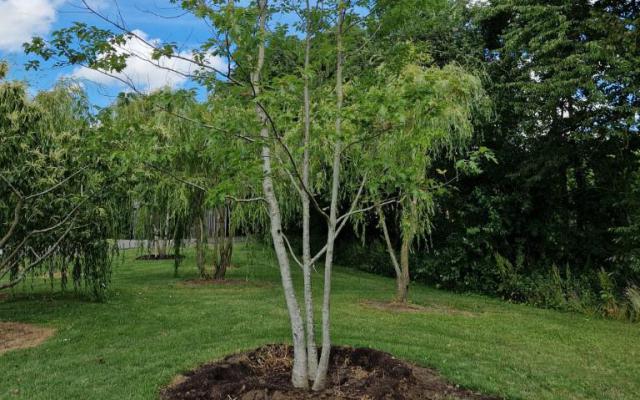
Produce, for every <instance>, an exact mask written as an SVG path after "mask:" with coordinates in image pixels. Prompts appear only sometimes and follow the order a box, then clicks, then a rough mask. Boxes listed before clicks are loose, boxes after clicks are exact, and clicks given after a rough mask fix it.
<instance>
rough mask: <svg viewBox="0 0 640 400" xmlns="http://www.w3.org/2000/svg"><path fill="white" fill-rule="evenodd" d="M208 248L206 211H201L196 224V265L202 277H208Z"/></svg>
mask: <svg viewBox="0 0 640 400" xmlns="http://www.w3.org/2000/svg"><path fill="white" fill-rule="evenodd" d="M206 248H207V235H206V234H205V224H204V211H201V212H200V213H199V215H198V218H197V226H196V265H197V267H198V272H200V277H201V278H202V279H205V278H206V277H207V271H206V270H205V267H204V264H205V252H206Z"/></svg>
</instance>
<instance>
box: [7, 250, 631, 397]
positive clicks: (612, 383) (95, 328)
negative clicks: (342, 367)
mask: <svg viewBox="0 0 640 400" xmlns="http://www.w3.org/2000/svg"><path fill="white" fill-rule="evenodd" d="M133 256H134V253H133V252H129V253H128V254H126V256H125V260H124V262H123V263H121V264H119V265H117V266H116V267H115V270H114V274H113V284H112V288H113V289H112V291H113V293H112V295H111V298H110V299H109V301H107V302H106V303H90V302H83V301H81V300H77V299H75V298H74V297H73V296H72V295H70V294H67V295H63V294H52V293H51V292H50V291H49V290H48V289H46V288H45V287H46V286H44V285H43V286H42V287H43V289H42V290H41V291H40V292H36V293H35V294H34V295H31V296H27V295H22V294H19V295H18V297H17V299H14V300H5V301H0V320H3V321H6V320H9V321H23V322H31V323H37V324H41V325H44V326H50V327H55V328H56V329H57V333H56V335H55V336H53V337H52V338H51V339H49V340H48V341H47V342H45V343H44V344H43V345H41V346H39V347H37V348H32V349H24V350H17V351H11V352H8V353H5V354H4V355H2V356H0V376H1V377H2V379H0V399H14V398H20V399H30V400H37V399H154V398H157V393H158V391H159V389H160V388H161V387H162V386H163V385H165V384H167V383H168V382H169V381H170V380H171V378H172V377H173V376H174V375H176V374H178V373H180V372H181V371H185V370H188V369H190V368H193V367H195V366H197V365H199V364H200V363H203V362H206V361H209V360H212V359H216V358H220V357H222V356H224V355H225V354H228V353H232V352H236V351H239V350H242V349H250V348H254V347H257V346H259V345H262V344H265V343H273V342H283V341H286V342H289V341H290V340H289V333H288V319H287V314H286V310H285V306H284V299H283V295H282V290H281V289H280V284H279V274H278V270H277V267H276V264H275V262H274V260H273V258H272V256H271V254H270V252H267V251H263V250H260V249H258V248H255V247H245V248H237V250H236V256H235V259H234V263H235V264H236V265H239V268H237V269H236V268H234V269H232V270H231V271H230V272H229V277H230V278H234V279H247V280H248V281H249V284H248V285H245V286H218V287H211V286H208V287H196V288H193V287H184V286H182V285H179V282H180V280H183V279H185V278H193V277H195V275H196V271H195V266H194V264H193V258H192V257H189V258H187V260H186V261H185V262H184V263H183V265H182V267H181V276H180V277H179V278H174V277H173V263H172V262H154V261H134V260H133ZM299 278H300V277H299V276H297V275H296V279H299ZM321 279H322V278H321V271H319V272H317V273H316V281H317V282H318V285H317V287H316V288H315V289H317V293H318V296H319V293H320V289H321V287H320V283H319V282H320V281H321ZM36 286H37V284H36ZM333 287H334V289H333V292H334V296H333V306H334V308H333V310H334V312H333V338H334V341H335V342H336V343H338V344H348V345H353V346H369V347H375V348H378V349H381V350H385V351H388V352H391V353H393V354H395V355H397V356H398V357H401V358H404V359H408V360H411V361H414V362H417V363H419V364H422V365H425V366H432V367H435V368H437V369H438V370H440V371H441V372H442V374H444V375H445V376H447V377H448V378H449V379H450V380H452V381H454V382H455V383H458V384H460V385H462V386H466V387H470V388H473V389H478V390H481V391H483V392H487V393H493V394H499V395H503V396H506V397H508V398H513V399H535V400H541V399H563V400H564V399H598V400H601V399H638V398H639V396H640V395H639V394H640V326H639V325H633V324H628V323H622V322H616V321H606V320H600V319H589V318H587V317H585V316H583V315H578V314H571V313H560V312H556V311H551V310H542V309H536V308H532V307H528V306H524V305H514V304H507V303H504V302H500V301H498V300H494V299H490V298H486V297H482V296H475V295H459V294H453V293H448V292H444V291H438V290H434V289H430V288H427V287H422V286H414V287H412V289H411V297H412V301H413V302H414V303H416V304H421V305H436V306H441V307H449V308H453V309H458V310H463V311H466V313H402V314H397V313H391V312H387V311H381V310H375V309H370V308H367V307H365V306H363V305H362V304H361V302H362V301H363V300H366V299H378V300H385V299H389V298H390V297H391V296H392V295H393V290H394V283H393V280H391V279H386V278H382V277H378V276H374V275H369V274H365V273H361V272H357V271H353V270H349V269H343V268H337V270H336V272H335V276H334V286H333ZM317 299H318V300H317V303H319V302H320V298H319V297H318V298H317ZM469 313H472V314H473V315H469Z"/></svg>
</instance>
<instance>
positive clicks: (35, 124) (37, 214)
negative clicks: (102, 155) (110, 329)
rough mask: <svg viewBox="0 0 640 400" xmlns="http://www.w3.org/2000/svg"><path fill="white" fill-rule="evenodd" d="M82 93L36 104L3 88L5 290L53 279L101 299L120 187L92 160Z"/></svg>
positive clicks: (72, 91) (56, 93)
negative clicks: (114, 192) (112, 190)
mask: <svg viewBox="0 0 640 400" xmlns="http://www.w3.org/2000/svg"><path fill="white" fill-rule="evenodd" d="M90 121H91V118H90V115H89V112H88V106H87V102H86V98H85V96H84V93H83V92H82V91H81V90H80V89H79V88H78V87H76V86H73V85H69V84H65V83H61V84H59V85H58V86H57V87H55V88H54V89H53V90H51V91H48V92H41V93H38V94H37V95H36V96H35V98H34V99H33V100H31V99H29V98H28V97H27V94H26V87H25V86H24V85H23V84H21V83H16V82H6V81H5V82H0V289H8V288H14V287H16V286H17V285H19V284H20V283H21V282H24V281H25V279H27V278H28V277H39V276H43V275H45V276H46V275H48V276H49V278H50V280H51V282H52V285H53V281H54V278H56V279H58V277H59V279H60V282H61V285H62V288H65V287H67V284H68V283H69V282H72V283H73V285H74V287H75V288H76V289H77V290H81V291H83V292H86V293H87V294H89V295H90V296H92V297H94V298H98V299H99V298H102V297H103V296H104V294H105V289H106V288H107V285H108V283H109V280H110V271H111V255H112V252H113V250H114V247H113V243H110V242H109V240H108V238H110V237H111V234H112V230H113V225H112V223H111V221H110V218H109V217H110V215H112V214H111V211H112V204H113V203H110V201H109V196H107V195H106V193H105V188H109V187H112V185H113V184H114V182H115V180H116V179H114V177H113V176H112V175H111V174H110V172H109V170H108V169H107V168H105V166H104V165H103V164H102V163H101V161H100V160H99V159H98V158H97V157H95V154H93V153H92V146H91V145H89V143H91V142H92V140H93V134H94V132H93V131H92V130H91V127H90Z"/></svg>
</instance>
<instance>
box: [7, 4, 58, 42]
mask: <svg viewBox="0 0 640 400" xmlns="http://www.w3.org/2000/svg"><path fill="white" fill-rule="evenodd" d="M63 1H64V0H0V50H5V51H20V50H21V49H22V43H24V42H27V41H29V39H31V37H32V36H35V35H45V34H47V33H48V32H49V30H50V29H51V26H52V25H53V23H54V22H55V20H56V7H58V6H59V5H60V4H62V3H63Z"/></svg>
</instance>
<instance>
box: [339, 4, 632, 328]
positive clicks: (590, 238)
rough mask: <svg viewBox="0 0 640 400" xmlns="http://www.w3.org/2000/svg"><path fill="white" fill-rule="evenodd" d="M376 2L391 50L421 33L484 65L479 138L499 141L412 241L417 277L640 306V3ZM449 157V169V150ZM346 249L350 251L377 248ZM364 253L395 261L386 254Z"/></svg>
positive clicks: (602, 305) (526, 297) (543, 299)
mask: <svg viewBox="0 0 640 400" xmlns="http://www.w3.org/2000/svg"><path fill="white" fill-rule="evenodd" d="M380 4H381V5H382V9H381V11H380V15H381V21H383V23H384V24H383V25H382V26H383V31H384V35H385V36H386V38H388V39H393V42H390V43H388V46H389V48H390V49H391V51H393V52H397V48H398V46H399V45H398V43H400V44H402V43H407V42H411V43H413V42H416V43H419V44H420V46H422V48H424V49H428V50H429V52H430V54H432V55H433V56H434V58H435V61H436V62H437V63H439V64H444V63H449V62H452V61H455V62H458V63H460V64H461V65H465V66H466V67H467V68H468V69H471V70H476V71H478V72H479V73H480V74H481V76H483V77H484V81H485V87H486V90H487V92H488V93H489V95H490V97H491V100H492V103H493V106H494V118H493V119H492V120H491V121H490V122H489V123H481V121H479V122H480V123H478V124H476V135H475V139H474V146H477V147H478V146H485V147H487V148H490V149H491V150H492V151H493V152H494V154H495V157H496V159H497V161H498V162H497V164H496V163H493V162H487V161H482V162H481V164H480V168H481V169H482V170H483V171H484V172H483V173H482V174H480V175H471V176H469V175H462V176H461V177H460V179H459V180H458V182H457V183H455V190H449V191H446V193H444V194H443V196H442V197H441V198H440V199H439V201H438V206H437V209H438V211H439V212H437V213H436V215H435V217H434V220H433V225H434V227H435V229H434V231H433V233H432V235H431V237H430V238H429V240H428V241H427V243H425V244H424V245H423V246H422V248H421V249H420V250H418V251H416V252H415V253H414V259H415V260H414V261H413V264H415V266H414V270H415V276H414V277H415V278H416V279H418V280H420V281H424V282H429V283H431V284H436V285H438V286H442V287H447V288H452V289H458V290H476V291H482V292H485V293H490V294H495V295H498V296H501V297H505V298H509V299H513V300H520V301H528V302H531V303H534V304H538V305H542V306H549V307H559V308H570V309H574V310H580V311H589V312H593V313H599V312H600V313H602V314H605V315H607V314H613V316H617V317H625V316H630V314H631V315H633V314H634V313H633V308H632V306H631V305H632V303H633V302H632V301H631V299H630V298H625V297H626V296H625V292H627V293H628V292H629V291H628V290H627V288H629V287H631V288H632V287H633V285H634V284H635V285H637V284H638V282H640V274H639V269H638V266H637V265H638V264H637V261H636V260H637V259H636V252H637V238H638V235H637V230H636V229H637V213H636V210H637V203H636V202H637V198H638V197H637V196H638V192H637V190H636V187H637V184H636V181H637V173H638V172H637V171H638V153H637V152H638V146H639V145H640V141H639V138H638V129H637V124H638V110H639V105H640V98H639V89H640V88H639V86H638V85H639V83H640V79H639V78H638V76H639V75H638V74H639V70H638V54H639V51H638V29H637V22H638V18H639V15H638V12H639V10H638V8H637V5H635V4H634V2H609V1H595V2H591V1H586V0H585V1H554V2H538V1H523V0H505V1H491V2H490V3H489V4H488V5H482V6H478V7H468V6H467V5H466V4H457V3H455V2H453V3H451V2H446V1H429V0H416V1H409V2H380ZM425 10H430V12H427V11H425ZM442 32H444V33H442ZM452 44H453V45H452ZM439 167H440V168H441V169H442V170H447V169H448V170H451V169H452V165H451V163H448V162H446V161H444V160H443V161H442V162H441V164H440V166H439ZM374 247H375V245H374ZM350 251H351V252H352V253H354V254H353V255H352V256H351V257H350V259H358V258H359V256H358V254H360V253H369V254H371V253H372V252H370V251H368V250H367V251H361V250H359V249H358V248H354V249H352V250H350ZM373 253H375V252H373ZM360 259H361V260H362V258H360ZM361 264H363V265H364V267H365V268H374V269H378V270H379V269H383V270H384V269H385V268H389V269H390V267H387V265H388V263H386V264H382V261H381V259H380V257H378V258H377V259H376V258H372V259H370V260H368V261H366V262H363V263H361ZM611 299H615V300H611ZM612 302H613V303H615V306H614V305H612Z"/></svg>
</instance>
